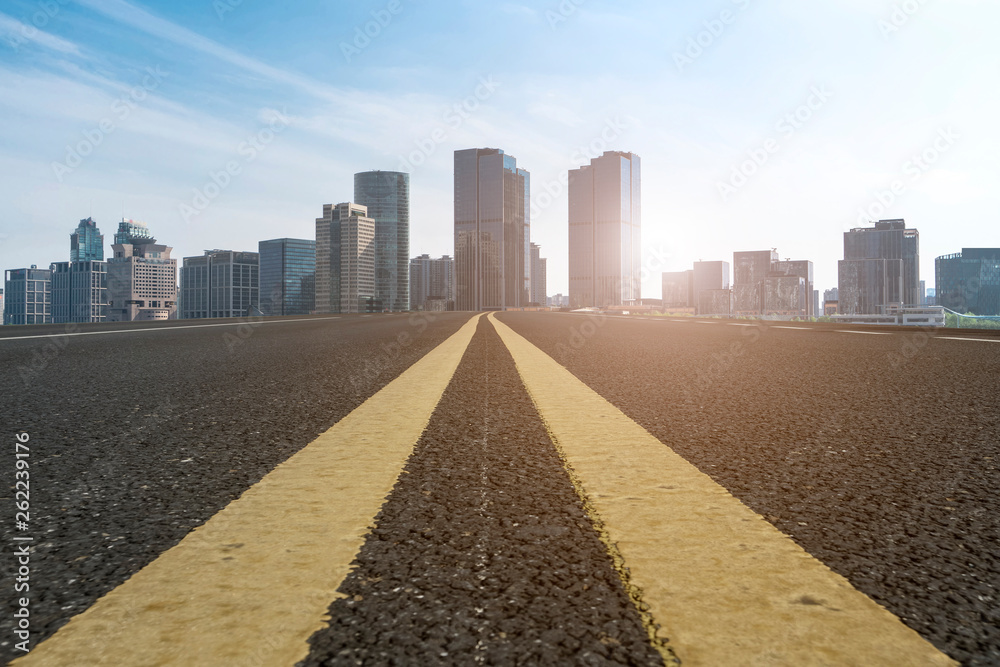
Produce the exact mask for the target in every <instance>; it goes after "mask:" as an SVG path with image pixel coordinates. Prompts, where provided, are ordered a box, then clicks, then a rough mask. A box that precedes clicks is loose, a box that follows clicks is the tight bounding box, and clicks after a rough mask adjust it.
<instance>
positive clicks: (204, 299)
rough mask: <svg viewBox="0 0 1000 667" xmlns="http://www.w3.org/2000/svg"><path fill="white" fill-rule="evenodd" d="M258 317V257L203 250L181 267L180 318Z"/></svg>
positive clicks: (186, 260)
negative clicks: (203, 251)
mask: <svg viewBox="0 0 1000 667" xmlns="http://www.w3.org/2000/svg"><path fill="white" fill-rule="evenodd" d="M258 314H260V256H259V255H258V254H257V253H255V252H233V251H232V250H206V251H205V254H204V255H200V256H196V257H185V258H184V265H183V266H182V267H181V313H180V318H181V319H184V320H189V319H203V318H208V317H212V318H215V317H249V316H251V315H258Z"/></svg>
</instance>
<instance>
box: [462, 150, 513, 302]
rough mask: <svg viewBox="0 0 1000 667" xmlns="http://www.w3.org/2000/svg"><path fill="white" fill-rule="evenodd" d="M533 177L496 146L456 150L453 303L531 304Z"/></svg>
mask: <svg viewBox="0 0 1000 667" xmlns="http://www.w3.org/2000/svg"><path fill="white" fill-rule="evenodd" d="M530 196H531V175H530V174H529V173H528V172H527V171H525V170H524V169H518V168H517V160H516V159H515V158H514V157H513V156H511V155H505V154H504V152H503V151H502V150H500V149H498V148H470V149H466V150H459V151H455V307H456V309H457V310H473V311H481V310H503V309H504V308H519V307H521V306H523V305H525V304H527V302H528V297H529V295H528V282H529V280H530V272H531V269H530V261H531V258H530V249H529V245H528V244H529V238H530V236H529V235H530V227H531V206H530Z"/></svg>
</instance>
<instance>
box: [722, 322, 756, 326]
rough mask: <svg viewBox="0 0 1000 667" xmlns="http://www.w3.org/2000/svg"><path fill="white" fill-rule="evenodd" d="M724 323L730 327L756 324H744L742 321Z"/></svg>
mask: <svg viewBox="0 0 1000 667" xmlns="http://www.w3.org/2000/svg"><path fill="white" fill-rule="evenodd" d="M726 324H728V325H729V326H731V327H755V326H757V325H756V324H744V323H743V322H727V323H726Z"/></svg>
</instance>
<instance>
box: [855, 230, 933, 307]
mask: <svg viewBox="0 0 1000 667" xmlns="http://www.w3.org/2000/svg"><path fill="white" fill-rule="evenodd" d="M919 250H920V235H919V233H918V232H917V230H916V229H907V228H906V222H905V221H904V220H880V221H879V222H876V223H875V226H874V227H858V228H855V229H852V230H851V231H849V232H845V233H844V259H843V260H841V261H840V263H839V267H838V273H839V276H838V288H839V290H840V299H839V308H840V312H841V313H842V314H844V315H881V314H883V313H885V312H887V311H888V310H892V309H896V308H899V307H901V306H903V307H905V306H910V307H918V306H919V305H920V252H919Z"/></svg>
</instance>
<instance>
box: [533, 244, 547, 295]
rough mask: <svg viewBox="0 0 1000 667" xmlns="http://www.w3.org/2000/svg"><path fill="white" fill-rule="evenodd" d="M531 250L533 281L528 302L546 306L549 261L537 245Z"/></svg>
mask: <svg viewBox="0 0 1000 667" xmlns="http://www.w3.org/2000/svg"><path fill="white" fill-rule="evenodd" d="M529 247H530V248H531V281H530V285H529V286H530V295H529V298H528V302H529V303H531V304H538V305H539V306H545V305H546V304H547V302H548V294H546V291H547V290H548V260H547V259H546V258H544V257H542V256H541V255H542V249H541V247H540V246H538V245H537V244H535V243H532V244H531V245H530V246H529Z"/></svg>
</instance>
